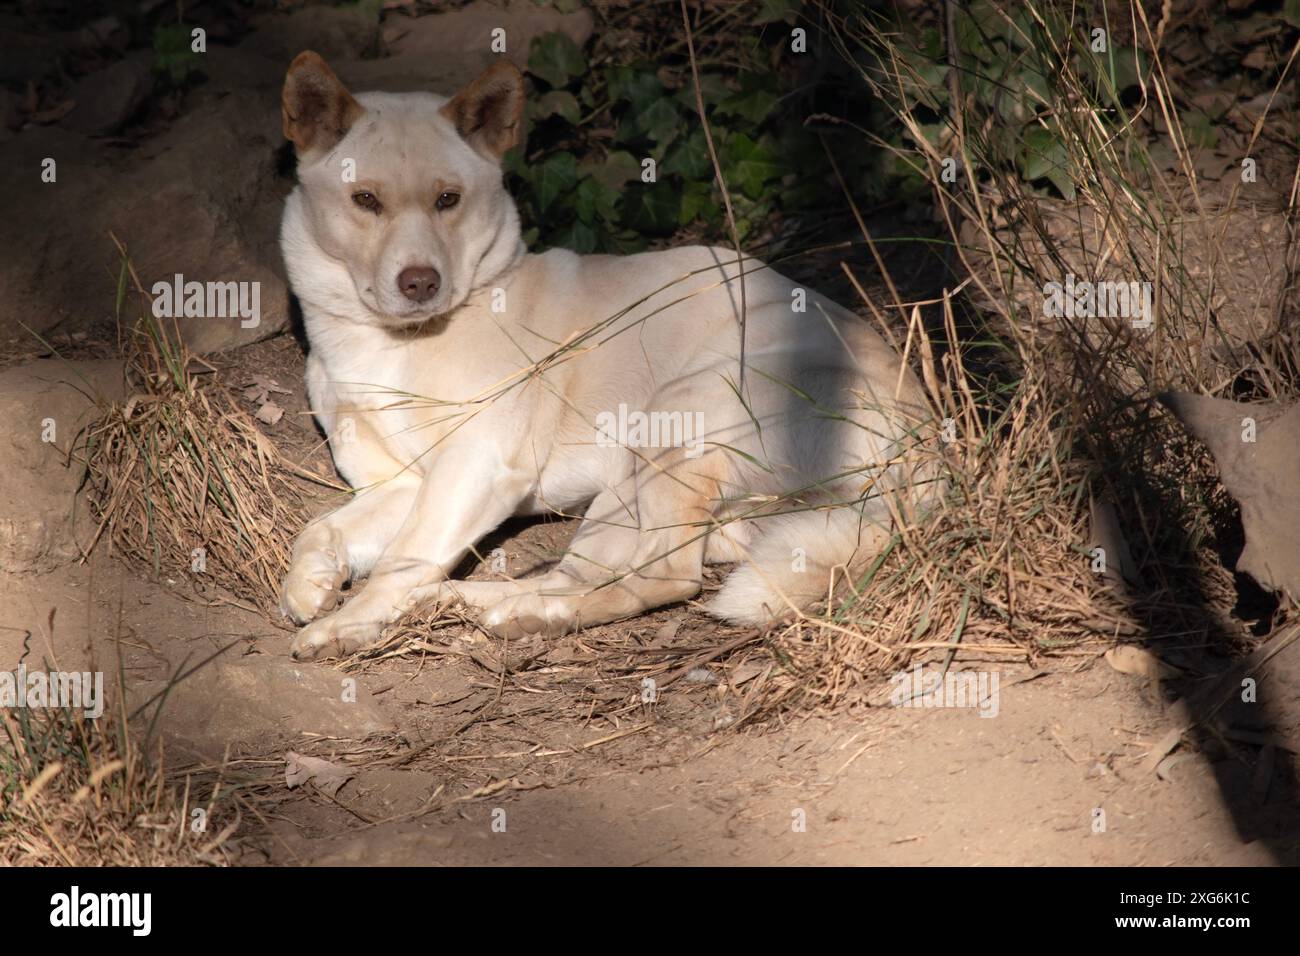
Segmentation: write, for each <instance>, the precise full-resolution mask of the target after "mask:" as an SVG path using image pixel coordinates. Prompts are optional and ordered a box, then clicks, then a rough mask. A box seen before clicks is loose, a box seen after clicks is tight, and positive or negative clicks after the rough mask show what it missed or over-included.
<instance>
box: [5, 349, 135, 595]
mask: <svg viewBox="0 0 1300 956" xmlns="http://www.w3.org/2000/svg"><path fill="white" fill-rule="evenodd" d="M122 391H123V389H122V365H121V363H120V362H109V361H100V362H65V361H63V360H61V359H42V360H40V361H36V362H32V363H30V364H28V365H20V366H16V367H14V368H9V369H5V370H4V371H0V461H2V462H4V467H2V468H0V570H3V571H7V572H28V571H48V570H51V569H53V568H56V567H59V566H60V565H63V564H67V563H69V562H71V561H74V560H76V559H77V558H79V557H80V556H81V549H80V548H79V547H78V541H80V542H81V543H82V544H86V543H88V542H89V538H90V534H91V533H92V531H93V524H92V523H91V521H90V517H89V515H88V514H87V513H86V508H85V505H84V504H78V503H77V500H76V499H77V489H78V487H79V485H80V484H81V476H82V468H81V466H80V465H79V464H78V463H77V462H76V461H75V460H74V461H72V462H71V464H69V463H68V461H67V452H68V449H69V447H70V445H71V444H72V442H73V441H74V439H76V436H77V433H78V432H79V431H80V430H81V429H82V428H83V427H84V426H85V425H87V424H88V423H89V422H90V421H92V420H93V418H94V412H95V407H94V404H93V403H92V401H91V399H90V397H89V396H97V397H98V398H99V399H101V400H103V401H115V400H117V399H118V398H120V397H121V395H122ZM50 429H52V433H51V431H50ZM47 437H52V439H53V440H52V441H45V440H43V439H44V438H47Z"/></svg>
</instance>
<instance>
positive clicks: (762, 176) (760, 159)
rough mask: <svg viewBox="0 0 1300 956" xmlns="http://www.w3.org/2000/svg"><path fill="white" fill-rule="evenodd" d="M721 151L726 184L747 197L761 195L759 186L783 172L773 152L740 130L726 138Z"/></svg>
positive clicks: (755, 197)
mask: <svg viewBox="0 0 1300 956" xmlns="http://www.w3.org/2000/svg"><path fill="white" fill-rule="evenodd" d="M723 155H724V157H725V158H724V161H723V166H724V169H723V172H724V173H725V175H726V180H727V185H728V186H731V187H733V188H736V189H739V190H740V191H741V192H743V193H744V194H745V195H746V196H748V197H749V198H750V199H757V198H758V197H759V196H761V195H762V194H763V187H764V186H765V185H767V183H769V182H770V181H771V180H773V179H776V178H778V177H779V176H780V175H781V174H782V172H783V169H782V168H781V164H780V163H779V162H778V161H777V158H776V154H775V153H773V152H772V151H771V150H770V149H768V148H767V147H766V146H763V145H762V144H760V143H757V142H755V141H754V140H752V139H750V138H749V137H748V136H746V135H745V134H744V133H737V134H735V135H734V136H732V137H731V138H730V139H728V140H727V144H726V147H725V148H724V150H723Z"/></svg>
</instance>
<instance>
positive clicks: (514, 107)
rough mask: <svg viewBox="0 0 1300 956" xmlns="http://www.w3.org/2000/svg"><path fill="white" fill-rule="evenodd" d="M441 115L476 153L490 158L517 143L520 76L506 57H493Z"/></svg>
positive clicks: (521, 95) (521, 89) (521, 112)
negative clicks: (490, 62) (477, 76)
mask: <svg viewBox="0 0 1300 956" xmlns="http://www.w3.org/2000/svg"><path fill="white" fill-rule="evenodd" d="M442 115H443V116H445V117H447V119H449V120H451V121H452V123H453V124H454V125H455V127H456V132H458V133H460V135H461V138H462V139H464V140H465V142H467V143H469V144H470V145H471V146H473V147H474V149H476V150H477V151H478V152H479V153H481V154H483V155H484V156H486V157H487V158H488V159H491V160H493V161H496V160H499V159H500V158H501V157H502V156H503V155H505V152H506V150H508V149H510V147H512V146H514V145H515V144H516V143H518V142H519V134H520V132H521V130H522V129H523V124H522V120H523V116H524V77H523V74H521V73H520V72H519V70H518V68H517V67H516V66H515V65H514V64H513V63H511V62H510V61H509V60H497V61H496V62H495V63H493V64H492V65H491V66H489V67H488V68H487V69H486V70H484V71H483V73H482V74H481V75H480V76H479V78H478V79H477V80H475V81H474V82H473V83H471V84H470V85H469V86H467V87H465V89H463V90H461V91H460V92H459V93H457V94H456V95H455V96H453V97H452V98H451V100H450V101H449V102H448V103H447V105H446V106H444V107H443V108H442Z"/></svg>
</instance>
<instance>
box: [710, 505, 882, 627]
mask: <svg viewBox="0 0 1300 956" xmlns="http://www.w3.org/2000/svg"><path fill="white" fill-rule="evenodd" d="M754 528H755V531H757V532H758V537H757V539H756V540H755V541H754V542H753V543H752V544H751V545H750V547H749V549H748V559H747V560H746V561H745V562H743V563H742V564H741V565H739V566H738V567H737V568H736V569H735V570H734V571H732V572H731V574H730V575H729V576H728V577H727V579H726V581H725V582H724V583H723V585H722V589H721V590H720V591H719V592H718V593H717V595H716V596H715V597H714V598H713V600H712V601H711V602H710V603H709V604H708V606H707V610H708V611H709V613H711V614H713V615H715V616H716V617H720V618H722V619H723V620H726V621H730V622H731V623H733V624H765V623H767V622H768V621H770V620H772V619H774V618H780V617H786V616H788V615H790V614H792V613H794V611H795V610H796V609H797V610H800V611H802V610H804V609H805V608H807V607H808V606H809V605H811V604H813V603H815V602H817V601H825V600H827V599H828V598H829V597H830V596H831V594H832V593H834V592H839V591H841V589H842V588H843V586H844V585H846V584H847V583H848V582H852V583H853V584H854V585H856V583H857V581H858V580H859V579H860V578H861V576H862V574H863V573H864V572H865V571H866V570H867V568H868V567H869V566H870V565H871V563H872V561H874V560H875V559H876V558H877V557H878V556H879V555H880V553H881V552H882V551H883V550H884V549H885V547H886V546H887V545H888V543H889V541H890V538H891V536H892V523H891V522H890V520H889V516H888V514H885V515H882V516H880V517H871V516H870V513H869V512H868V514H866V515H864V514H863V512H862V511H861V510H859V509H858V508H856V507H848V506H843V505H841V506H839V507H833V508H828V509H826V510H820V511H801V512H794V513H788V514H780V515H773V516H771V517H767V518H761V519H758V520H757V521H756V522H755V525H754Z"/></svg>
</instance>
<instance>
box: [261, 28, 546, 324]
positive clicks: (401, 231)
mask: <svg viewBox="0 0 1300 956" xmlns="http://www.w3.org/2000/svg"><path fill="white" fill-rule="evenodd" d="M523 104H524V90H523V77H522V76H521V75H520V73H519V71H518V70H517V69H516V68H515V67H514V66H513V65H512V64H511V63H509V62H508V61H506V60H498V61H497V62H496V63H494V64H493V65H492V66H491V67H489V68H488V69H487V70H486V71H485V72H484V73H483V74H482V75H481V76H480V77H479V78H478V79H477V80H475V81H474V82H473V83H471V84H470V85H469V86H468V87H466V88H465V89H464V90H462V91H461V92H460V93H458V94H456V95H455V96H454V97H452V98H451V99H450V100H448V99H446V98H445V97H441V96H435V95H433V94H430V93H406V94H391V93H365V94H360V95H359V96H356V97H354V96H353V95H352V94H351V93H349V92H348V91H347V89H346V88H344V86H343V84H342V83H340V82H339V80H338V77H336V76H335V75H334V72H333V71H332V70H331V69H330V68H329V66H328V65H327V64H326V63H325V61H324V60H322V59H321V58H320V57H319V56H317V55H316V54H315V53H310V52H308V53H302V54H299V55H298V57H297V58H296V59H295V60H294V61H293V63H292V64H291V65H290V67H289V72H288V74H287V75H286V76H285V80H284V93H283V97H282V101H281V105H282V112H283V119H284V135H285V136H286V137H287V138H288V139H290V140H292V141H293V144H294V148H295V149H296V151H297V153H298V181H299V183H300V192H301V195H302V203H303V211H304V213H305V215H306V218H307V228H308V229H309V230H310V232H311V236H312V239H313V240H314V241H315V242H316V244H317V245H319V247H320V248H321V250H322V251H324V252H325V253H326V255H328V256H330V257H331V258H332V259H335V260H336V261H338V262H341V263H343V264H344V265H346V267H347V269H348V272H349V274H350V275H351V278H352V284H353V285H354V286H355V288H356V294H357V297H358V298H359V299H360V301H361V303H362V305H364V306H365V309H366V312H367V315H366V316H365V320H366V321H369V322H371V323H373V324H375V325H380V326H388V327H400V326H405V325H412V324H416V323H420V322H424V321H426V320H427V319H430V318H432V317H434V316H438V315H442V314H445V313H447V312H449V311H450V310H452V309H454V308H456V307H457V306H459V305H460V304H461V303H463V302H464V301H465V299H466V298H467V297H468V296H469V294H470V292H471V291H473V290H474V289H475V288H478V287H480V286H481V285H483V284H484V283H485V282H487V281H490V280H491V279H492V278H493V277H494V276H496V275H497V274H499V273H500V272H501V270H502V269H504V268H505V267H506V266H508V265H509V264H510V263H511V262H513V261H514V259H515V257H516V256H517V254H518V249H519V242H520V240H519V216H518V213H517V212H516V210H515V206H514V203H513V201H511V199H510V196H509V194H508V193H507V192H506V190H505V187H504V185H503V183H502V181H501V157H502V155H503V154H504V153H505V152H506V150H508V149H510V148H511V147H512V146H514V145H515V143H516V142H517V141H518V138H519V132H520V128H521V125H522V124H521V117H522V114H523ZM297 291H298V293H299V295H300V296H302V295H304V293H308V290H302V289H299V290H297Z"/></svg>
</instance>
